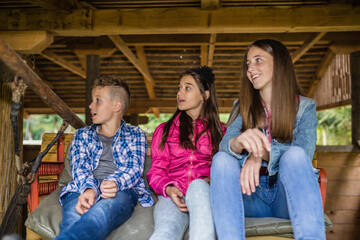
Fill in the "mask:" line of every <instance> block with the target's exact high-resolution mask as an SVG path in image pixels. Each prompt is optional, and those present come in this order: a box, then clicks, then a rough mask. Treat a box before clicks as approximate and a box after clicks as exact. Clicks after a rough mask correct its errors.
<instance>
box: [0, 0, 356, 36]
mask: <svg viewBox="0 0 360 240" xmlns="http://www.w3.org/2000/svg"><path fill="white" fill-rule="evenodd" d="M13 11H16V10H12V9H5V10H1V11H0V19H1V21H0V29H1V30H3V31H7V30H14V31H20V30H48V31H51V32H54V33H56V34H57V35H58V36H103V35H118V34H122V35H128V34H185V33H186V34H190V33H193V34H205V33H207V34H211V33H294V32H297V33H300V32H322V31H324V32H346V31H359V30H360V12H359V11H358V8H356V7H353V6H352V5H350V4H347V5H345V4H343V5H327V6H298V7H296V8H292V7H282V8H269V7H263V6H249V7H231V8H219V9H217V10H201V9H199V8H146V9H136V10H132V11H129V10H128V9H99V10H89V9H75V10H73V11H72V12H71V13H69V14H64V15H61V14H59V13H58V12H56V11H51V10H43V9H31V10H23V11H21V12H20V17H19V16H18V15H19V14H12V13H13ZM14 13H15V12H14ZM184 13H186V14H184ZM259 15H261V18H259ZM275 16H276V17H275ZM194 23H196V27H194Z"/></svg>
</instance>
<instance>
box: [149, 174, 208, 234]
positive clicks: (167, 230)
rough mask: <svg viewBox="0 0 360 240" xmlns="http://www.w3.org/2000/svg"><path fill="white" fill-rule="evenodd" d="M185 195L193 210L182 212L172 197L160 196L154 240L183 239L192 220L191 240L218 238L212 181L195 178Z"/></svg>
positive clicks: (187, 203) (189, 208)
mask: <svg viewBox="0 0 360 240" xmlns="http://www.w3.org/2000/svg"><path fill="white" fill-rule="evenodd" d="M184 198H185V202H186V206H187V208H188V210H189V213H184V212H181V211H180V210H179V209H178V207H177V206H176V205H175V204H174V202H173V201H172V200H171V198H165V197H163V196H159V200H158V202H157V203H156V205H155V208H154V221H155V228H154V233H153V235H152V236H151V238H150V240H170V239H174V240H180V239H183V236H184V233H185V232H186V230H187V228H188V226H189V222H190V229H189V237H190V239H191V240H202V239H204V240H211V239H215V227H214V222H213V217H212V213H211V204H210V186H209V184H207V183H206V182H205V181H204V180H202V179H196V180H194V181H192V182H191V184H190V186H189V188H188V189H187V193H186V196H185V197H184Z"/></svg>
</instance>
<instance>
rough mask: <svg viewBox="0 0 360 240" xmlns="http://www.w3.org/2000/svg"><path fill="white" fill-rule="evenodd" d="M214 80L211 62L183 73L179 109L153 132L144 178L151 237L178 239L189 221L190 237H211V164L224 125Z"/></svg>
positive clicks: (178, 95) (212, 228) (181, 236)
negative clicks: (149, 193) (152, 200)
mask: <svg viewBox="0 0 360 240" xmlns="http://www.w3.org/2000/svg"><path fill="white" fill-rule="evenodd" d="M214 80H215V76H214V74H213V73H212V69H211V68H209V67H199V68H189V69H188V70H187V71H185V72H184V73H182V74H181V77H180V83H179V90H178V93H177V105H178V106H177V107H178V109H177V110H176V112H175V113H174V115H173V116H172V118H171V119H170V120H169V121H167V122H165V123H162V124H160V125H159V126H158V127H157V128H156V130H155V132H154V135H153V138H152V144H151V157H152V163H151V169H150V171H149V172H148V174H147V178H148V181H149V184H150V186H151V187H152V189H153V190H154V191H155V193H156V194H157V195H158V202H157V204H156V206H155V208H154V221H155V229H154V233H153V235H152V236H151V238H150V239H151V240H158V239H166V240H169V239H182V238H183V235H184V233H185V231H186V230H187V228H188V227H189V222H190V239H196V240H201V239H206V240H209V239H215V229H214V223H213V217H212V213H211V206H210V187H209V183H210V166H211V160H212V156H213V155H214V154H215V153H216V152H217V151H218V149H219V143H220V141H221V139H222V136H223V134H224V131H225V128H224V127H223V124H222V123H220V119H219V114H218V106H217V101H216V92H215V84H214ZM189 219H190V221H189Z"/></svg>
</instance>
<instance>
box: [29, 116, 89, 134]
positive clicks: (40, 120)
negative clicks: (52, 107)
mask: <svg viewBox="0 0 360 240" xmlns="http://www.w3.org/2000/svg"><path fill="white" fill-rule="evenodd" d="M78 116H79V118H80V119H81V120H83V121H85V115H84V114H79V115H78ZM62 122H63V119H62V118H61V117H60V116H58V115H54V114H48V115H46V114H32V115H30V116H29V118H27V119H24V121H23V124H24V127H23V140H41V136H42V134H43V133H45V132H51V133H56V132H57V131H58V130H59V128H60V126H61V124H62ZM74 131H75V130H74V128H73V127H71V126H69V127H68V129H67V131H66V132H74Z"/></svg>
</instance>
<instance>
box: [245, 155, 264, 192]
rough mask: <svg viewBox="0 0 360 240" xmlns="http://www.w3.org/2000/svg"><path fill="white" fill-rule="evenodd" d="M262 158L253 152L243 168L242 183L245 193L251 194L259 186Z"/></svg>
mask: <svg viewBox="0 0 360 240" xmlns="http://www.w3.org/2000/svg"><path fill="white" fill-rule="evenodd" d="M261 161H262V159H261V158H259V157H255V156H254V155H253V154H251V155H250V156H249V157H248V159H247V160H246V162H245V165H244V167H243V168H242V169H241V174H240V184H241V190H242V193H243V194H247V195H249V196H250V195H251V194H252V193H254V192H255V190H256V188H255V187H257V186H259V175H260V168H261Z"/></svg>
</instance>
